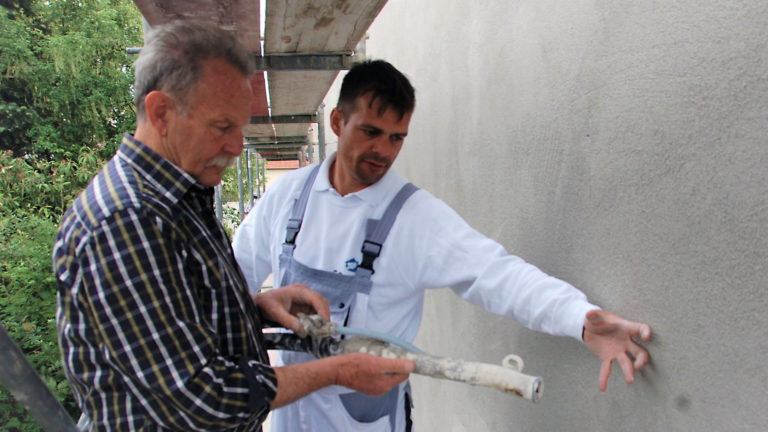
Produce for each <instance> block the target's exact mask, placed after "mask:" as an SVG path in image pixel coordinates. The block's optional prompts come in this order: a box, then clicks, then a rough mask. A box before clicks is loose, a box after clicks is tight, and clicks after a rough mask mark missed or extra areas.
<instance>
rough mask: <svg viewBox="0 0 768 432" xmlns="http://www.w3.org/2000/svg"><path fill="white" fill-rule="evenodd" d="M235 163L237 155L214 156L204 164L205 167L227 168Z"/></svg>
mask: <svg viewBox="0 0 768 432" xmlns="http://www.w3.org/2000/svg"><path fill="white" fill-rule="evenodd" d="M236 164H237V156H234V157H233V156H216V157H215V158H213V159H211V160H210V161H208V163H207V164H205V167H206V168H210V167H221V168H229V167H232V166H235V165H236Z"/></svg>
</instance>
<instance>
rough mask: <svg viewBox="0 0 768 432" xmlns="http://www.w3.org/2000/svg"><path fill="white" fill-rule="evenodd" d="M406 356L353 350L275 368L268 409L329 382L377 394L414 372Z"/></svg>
mask: <svg viewBox="0 0 768 432" xmlns="http://www.w3.org/2000/svg"><path fill="white" fill-rule="evenodd" d="M413 368H414V364H413V362H412V361H410V360H406V359H388V358H383V357H376V356H372V355H369V354H363V353H354V354H344V355H339V356H334V357H328V358H324V359H320V360H317V361H313V362H309V363H301V364H296V365H290V366H284V367H281V368H275V369H274V371H275V375H276V376H277V394H276V395H275V398H274V399H273V400H272V405H271V408H272V409H275V408H279V407H281V406H283V405H287V404H289V403H291V402H293V401H295V400H297V399H301V398H302V397H304V396H306V395H308V394H309V393H312V392H314V391H317V390H320V389H321V388H323V387H327V386H329V385H334V384H335V385H340V386H344V387H347V388H349V389H352V390H356V391H359V392H361V393H365V394H367V395H370V396H379V395H382V394H384V393H386V392H387V391H389V390H390V389H392V387H394V386H396V385H398V384H400V383H401V382H403V381H404V380H405V379H406V378H408V374H410V373H411V372H413Z"/></svg>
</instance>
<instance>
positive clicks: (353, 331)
mask: <svg viewBox="0 0 768 432" xmlns="http://www.w3.org/2000/svg"><path fill="white" fill-rule="evenodd" d="M335 331H336V333H338V334H342V335H347V336H363V337H369V338H374V339H379V340H383V341H384V342H389V343H390V344H392V345H395V346H398V347H400V348H402V349H405V350H408V351H412V352H415V353H419V354H426V353H425V352H424V351H422V350H420V349H419V348H417V347H415V346H413V345H411V344H410V343H408V342H406V341H404V340H402V339H400V338H398V337H395V336H392V335H388V334H386V333H379V332H377V331H373V330H367V329H359V328H353V327H343V326H336V330H335Z"/></svg>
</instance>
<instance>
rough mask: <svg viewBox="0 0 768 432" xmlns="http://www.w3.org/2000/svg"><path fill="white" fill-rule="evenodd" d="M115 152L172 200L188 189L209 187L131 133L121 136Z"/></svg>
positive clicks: (200, 189) (199, 189)
mask: <svg viewBox="0 0 768 432" xmlns="http://www.w3.org/2000/svg"><path fill="white" fill-rule="evenodd" d="M117 154H118V156H120V157H122V158H123V160H125V161H126V162H127V163H128V164H130V165H132V166H133V167H134V168H136V169H138V170H139V171H142V172H143V173H144V174H145V176H146V181H147V182H149V183H151V184H152V185H154V187H155V188H156V189H157V190H158V191H159V192H160V194H162V195H163V196H165V197H167V198H168V199H170V200H172V201H178V200H180V199H181V198H182V197H183V196H184V195H185V194H186V193H187V192H190V190H193V191H203V190H204V189H209V188H206V187H205V186H203V185H201V184H199V183H197V180H195V178H194V177H192V176H191V175H189V174H188V173H186V172H185V171H184V170H182V169H181V168H179V167H177V166H176V165H174V164H173V163H171V162H170V161H169V160H167V159H165V158H164V157H162V156H160V155H159V154H157V153H156V152H155V151H154V150H152V149H151V148H149V147H147V145H146V144H144V143H143V142H141V141H139V140H137V139H136V138H134V137H133V135H131V134H128V133H126V134H125V135H124V136H123V141H122V143H121V144H120V147H119V148H118V149H117Z"/></svg>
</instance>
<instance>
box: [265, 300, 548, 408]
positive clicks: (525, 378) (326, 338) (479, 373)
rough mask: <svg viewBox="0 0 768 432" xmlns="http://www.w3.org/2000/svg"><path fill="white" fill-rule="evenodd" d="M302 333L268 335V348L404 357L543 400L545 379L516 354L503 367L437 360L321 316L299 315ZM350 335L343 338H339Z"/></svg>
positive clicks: (429, 371) (425, 371)
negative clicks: (528, 369) (531, 372)
mask: <svg viewBox="0 0 768 432" xmlns="http://www.w3.org/2000/svg"><path fill="white" fill-rule="evenodd" d="M298 317H299V322H300V323H301V325H302V326H303V329H304V331H303V332H301V333H296V334H294V333H265V334H264V337H265V339H266V343H267V348H268V349H277V350H289V351H299V352H308V353H310V354H313V355H314V356H315V357H317V358H323V357H329V356H333V355H339V354H349V353H356V352H362V353H368V354H372V355H375V356H379V357H386V358H405V359H409V360H412V361H413V362H414V364H415V365H416V368H415V370H414V373H417V374H419V375H426V376H430V377H433V378H441V379H448V380H452V381H459V382H464V383H467V384H471V385H479V386H485V387H493V388H496V389H499V390H501V391H503V392H505V393H512V394H515V395H517V396H520V397H522V398H524V399H527V400H529V401H531V402H534V403H535V402H538V401H539V400H540V399H541V393H542V379H541V377H538V376H531V375H526V374H524V373H522V370H523V360H522V359H521V358H520V357H519V356H516V355H514V354H510V355H508V356H506V357H505V358H504V360H503V361H502V363H501V365H500V366H499V365H493V364H487V363H478V362H469V361H464V360H457V359H451V358H446V357H437V356H433V355H430V354H427V353H425V352H423V351H421V350H420V349H418V348H416V347H415V346H413V345H411V344H409V343H407V342H405V341H403V340H400V339H398V338H394V337H392V336H390V335H386V334H383V333H378V332H374V331H370V330H364V329H355V328H351V327H342V326H338V325H336V324H334V323H332V322H328V321H325V320H324V319H323V318H322V317H321V316H320V315H305V314H301V313H300V314H298ZM340 335H344V336H349V337H345V338H343V339H341V338H338V336H340Z"/></svg>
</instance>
